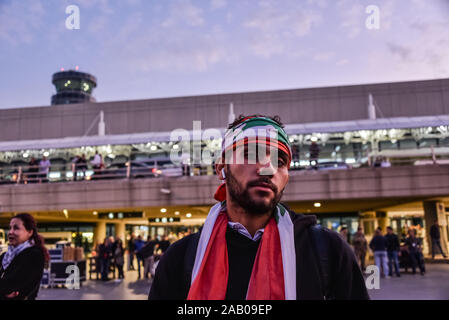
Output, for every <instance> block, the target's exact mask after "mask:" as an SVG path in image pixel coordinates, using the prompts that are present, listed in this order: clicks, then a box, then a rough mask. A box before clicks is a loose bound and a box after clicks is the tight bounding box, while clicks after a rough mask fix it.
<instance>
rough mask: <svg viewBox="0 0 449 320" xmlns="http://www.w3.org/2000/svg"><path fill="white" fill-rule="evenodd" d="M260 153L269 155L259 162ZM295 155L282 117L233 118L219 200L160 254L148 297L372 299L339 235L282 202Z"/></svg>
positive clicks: (225, 145) (222, 165) (225, 143)
mask: <svg viewBox="0 0 449 320" xmlns="http://www.w3.org/2000/svg"><path fill="white" fill-rule="evenodd" d="M256 129H257V130H256ZM273 133H276V134H274V135H273ZM257 149H258V150H261V149H263V150H265V151H266V152H260V151H259V158H257V152H256V150H257ZM262 153H263V155H262ZM291 158H292V157H291V146H290V140H289V138H288V136H287V134H286V133H285V131H284V129H283V125H282V124H281V123H280V119H279V117H275V118H269V117H266V116H260V115H254V116H249V117H244V116H240V117H239V118H238V119H236V121H234V122H233V123H232V124H231V125H230V126H229V127H228V130H227V131H226V134H225V139H223V145H222V152H221V159H219V161H217V163H216V165H215V171H216V173H217V177H218V178H219V179H220V180H222V181H223V182H224V183H222V184H221V185H220V187H219V188H218V189H217V191H216V193H215V196H214V198H215V200H217V201H218V203H217V204H215V205H214V206H213V207H212V208H211V210H210V211H209V214H208V216H207V218H206V221H205V223H204V226H203V228H202V229H201V231H200V232H199V233H194V234H192V235H189V236H187V237H184V238H183V239H181V240H179V241H177V242H175V243H174V244H172V245H171V246H169V248H168V249H167V250H166V252H165V253H164V254H163V255H162V257H161V259H160V260H159V261H160V262H159V265H158V267H157V270H156V275H155V277H154V280H153V283H152V285H151V290H150V293H149V299H151V300H178V299H181V300H184V299H188V300H225V299H228V300H244V299H247V300H296V299H299V300H305V299H307V300H311V299H317V300H323V299H330V298H333V299H369V295H368V292H367V289H366V286H365V280H364V279H363V276H362V273H361V271H360V268H359V266H358V264H357V261H356V259H355V256H354V253H353V251H352V249H351V247H350V246H349V245H348V244H347V243H346V242H345V241H343V240H342V239H341V237H340V236H339V234H338V233H336V232H334V231H331V230H328V229H325V228H323V227H321V226H317V224H316V216H312V215H310V216H308V215H298V214H296V213H294V212H292V211H290V210H289V209H288V208H287V207H286V206H285V205H284V204H282V203H280V200H281V198H282V195H283V191H284V189H285V187H286V186H287V183H288V179H289V172H288V169H289V167H290V164H291ZM314 243H315V244H316V246H315V245H313V244H314ZM327 248H329V250H327ZM320 266H321V268H320ZM330 284H331V285H330Z"/></svg>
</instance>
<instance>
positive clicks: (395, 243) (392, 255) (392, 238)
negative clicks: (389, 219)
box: [385, 227, 401, 277]
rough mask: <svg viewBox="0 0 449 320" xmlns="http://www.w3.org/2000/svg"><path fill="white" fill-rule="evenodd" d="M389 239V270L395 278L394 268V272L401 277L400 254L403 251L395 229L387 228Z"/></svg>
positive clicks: (390, 274) (387, 237)
mask: <svg viewBox="0 0 449 320" xmlns="http://www.w3.org/2000/svg"><path fill="white" fill-rule="evenodd" d="M385 238H386V239H387V254H388V270H389V271H390V272H389V276H390V277H391V276H393V266H394V271H395V272H396V275H397V276H398V277H400V276H401V273H400V271H399V258H398V256H399V253H400V250H401V247H400V244H399V238H398V236H397V235H396V234H394V232H393V228H391V227H387V235H386V236H385Z"/></svg>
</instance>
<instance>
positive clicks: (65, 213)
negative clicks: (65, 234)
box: [62, 209, 69, 219]
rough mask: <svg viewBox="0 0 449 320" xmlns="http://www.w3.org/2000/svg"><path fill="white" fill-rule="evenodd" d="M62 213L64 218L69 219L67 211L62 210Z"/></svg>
mask: <svg viewBox="0 0 449 320" xmlns="http://www.w3.org/2000/svg"><path fill="white" fill-rule="evenodd" d="M62 212H63V213H64V216H65V217H66V219H68V218H69V212H68V211H67V209H64V210H62Z"/></svg>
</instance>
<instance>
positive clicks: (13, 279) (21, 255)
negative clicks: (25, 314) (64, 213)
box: [0, 213, 50, 300]
mask: <svg viewBox="0 0 449 320" xmlns="http://www.w3.org/2000/svg"><path fill="white" fill-rule="evenodd" d="M9 226H10V230H9V232H8V241H9V246H8V251H6V252H5V253H3V254H2V255H1V256H0V300H35V299H36V297H37V294H38V292H39V288H40V282H41V278H42V275H43V272H44V266H45V264H47V263H48V261H49V260H50V256H49V254H48V251H47V249H46V248H45V246H44V239H43V238H42V237H41V236H40V235H39V234H38V232H37V225H36V221H35V220H34V218H33V216H32V215H30V214H28V213H19V214H18V215H16V216H14V217H13V218H12V219H11V221H10V223H9Z"/></svg>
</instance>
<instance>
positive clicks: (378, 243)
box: [369, 228, 389, 277]
mask: <svg viewBox="0 0 449 320" xmlns="http://www.w3.org/2000/svg"><path fill="white" fill-rule="evenodd" d="M369 247H370V248H371V250H373V252H374V263H375V264H376V266H377V267H378V268H379V272H380V271H381V270H382V275H383V276H384V277H389V275H388V274H389V271H388V255H387V239H385V237H384V236H383V235H382V229H381V228H377V229H376V232H375V235H374V237H373V239H371V242H370V243H369Z"/></svg>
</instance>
